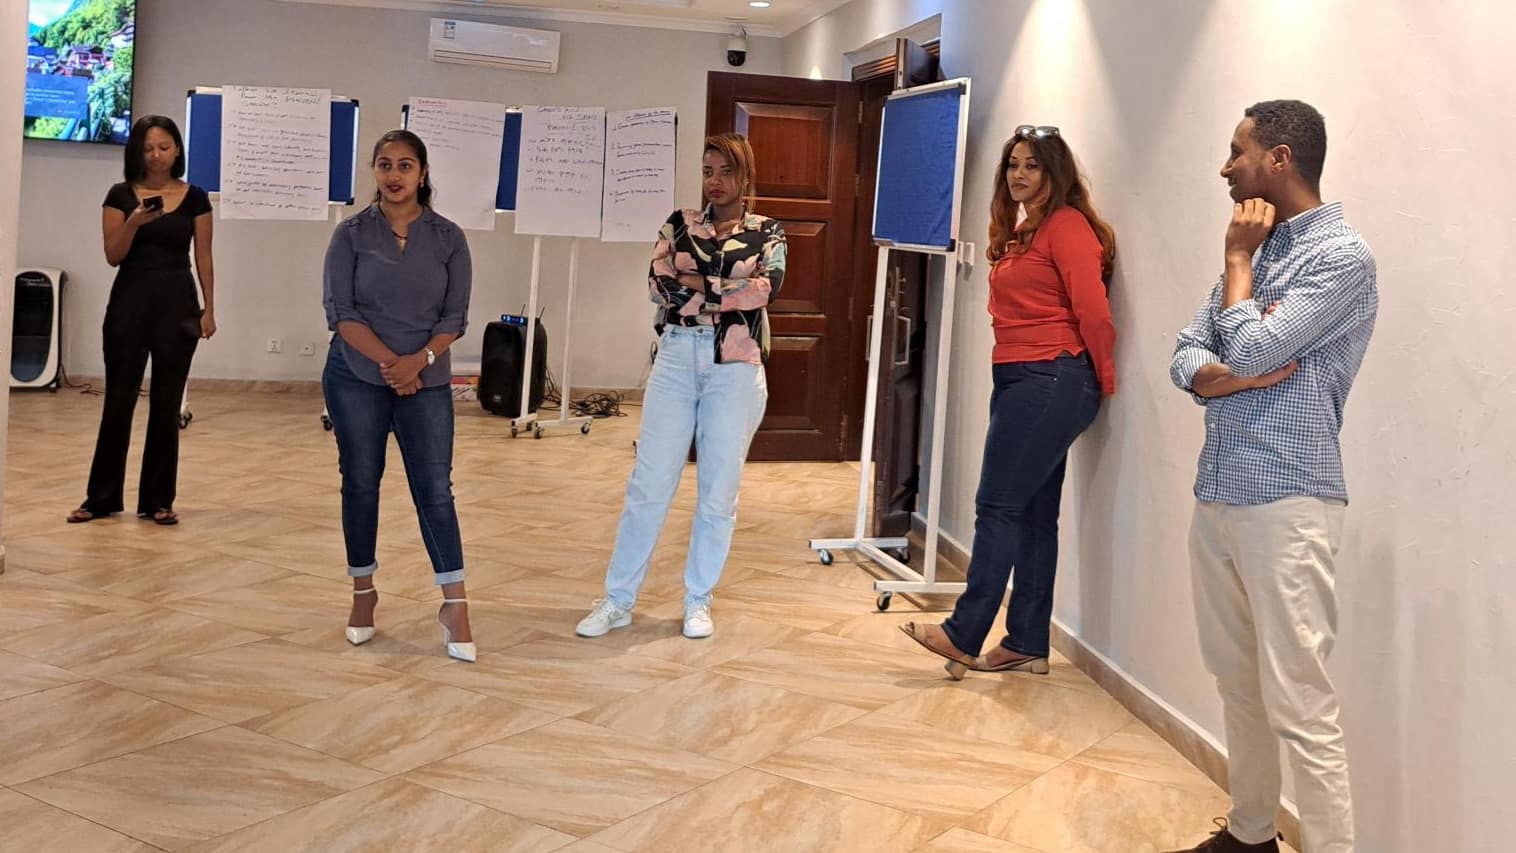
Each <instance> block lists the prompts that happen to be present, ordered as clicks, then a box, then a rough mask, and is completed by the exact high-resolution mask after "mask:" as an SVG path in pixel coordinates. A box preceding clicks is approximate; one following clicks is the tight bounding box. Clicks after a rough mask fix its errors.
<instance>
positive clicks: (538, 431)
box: [532, 426, 542, 438]
mask: <svg viewBox="0 0 1516 853" xmlns="http://www.w3.org/2000/svg"><path fill="white" fill-rule="evenodd" d="M532 438H542V427H540V426H538V427H534V428H533V429H532Z"/></svg>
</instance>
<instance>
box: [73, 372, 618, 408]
mask: <svg viewBox="0 0 1516 853" xmlns="http://www.w3.org/2000/svg"><path fill="white" fill-rule="evenodd" d="M68 379H69V382H71V383H74V384H77V385H86V384H88V385H93V386H95V387H96V388H104V387H105V379H104V377H100V376H69V378H68ZM644 390H645V389H643V388H574V389H573V395H574V399H576V400H577V399H581V398H583V397H588V396H589V395H591V394H620V395H621V399H622V402H625V403H632V404H641V403H642V397H643V392H644ZM189 391H190V396H191V397H193V396H194V393H195V392H196V391H225V392H228V393H233V394H314V395H319V394H320V393H321V382H320V380H315V379H202V378H200V377H191V378H190V381H189Z"/></svg>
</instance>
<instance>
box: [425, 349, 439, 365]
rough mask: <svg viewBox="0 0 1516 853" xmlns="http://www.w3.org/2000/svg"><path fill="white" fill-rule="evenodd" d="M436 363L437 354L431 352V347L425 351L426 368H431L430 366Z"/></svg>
mask: <svg viewBox="0 0 1516 853" xmlns="http://www.w3.org/2000/svg"><path fill="white" fill-rule="evenodd" d="M436 363H437V354H436V353H434V352H432V349H431V347H427V349H426V366H427V367H431V366H432V365H434V364H436Z"/></svg>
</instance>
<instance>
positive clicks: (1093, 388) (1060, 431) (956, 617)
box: [942, 355, 1100, 657]
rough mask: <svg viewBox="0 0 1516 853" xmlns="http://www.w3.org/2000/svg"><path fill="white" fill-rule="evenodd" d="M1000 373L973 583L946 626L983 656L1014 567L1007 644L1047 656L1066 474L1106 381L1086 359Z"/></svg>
mask: <svg viewBox="0 0 1516 853" xmlns="http://www.w3.org/2000/svg"><path fill="white" fill-rule="evenodd" d="M994 378H995V390H994V391H993V392H991V395H990V428H989V434H988V435H987V436H986V437H985V442H984V461H983V462H982V463H981V467H980V474H979V493H978V495H977V496H976V497H975V504H974V507H975V518H974V549H973V554H972V556H971V557H970V559H969V571H968V588H967V589H966V590H964V593H963V595H961V596H959V598H958V603H957V604H956V605H955V606H954V608H953V615H952V616H951V617H949V618H948V620H947V621H946V622H944V623H943V625H942V628H943V630H944V631H945V632H946V633H947V636H948V639H950V640H952V641H953V645H955V646H957V647H958V648H959V649H960V650H962V651H964V652H967V653H969V654H974V655H977V654H979V651H980V648H981V647H982V646H983V645H984V639H985V637H986V636H987V635H988V634H989V632H990V626H991V625H992V624H993V623H994V621H995V613H996V612H997V611H999V609H1000V602H1001V600H1002V599H1003V598H1004V597H1005V588H1006V584H1007V583H1008V582H1009V581H1010V579H1011V572H1012V570H1013V569H1014V571H1015V578H1016V582H1015V584H1014V585H1013V586H1012V588H1011V603H1010V606H1009V607H1008V608H1007V609H1006V615H1005V630H1006V636H1005V639H1003V640H1001V643H1000V645H1001V646H1003V647H1005V648H1006V649H1009V650H1010V651H1013V652H1016V653H1017V654H1023V655H1033V656H1035V657H1046V656H1047V654H1048V634H1049V630H1050V627H1051V623H1052V619H1053V581H1054V578H1055V577H1056V576H1057V571H1058V511H1059V504H1060V502H1061V500H1062V498H1063V473H1064V468H1065V465H1066V463H1067V461H1068V454H1069V446H1070V445H1072V444H1073V443H1074V439H1076V438H1078V437H1079V434H1080V433H1082V432H1084V431H1085V429H1086V428H1087V427H1089V425H1090V423H1091V422H1092V421H1093V420H1095V414H1096V412H1098V411H1099V408H1100V383H1099V381H1098V380H1097V379H1096V378H1095V371H1094V368H1092V367H1091V366H1090V363H1089V360H1088V359H1087V358H1085V357H1084V356H1078V357H1075V356H1071V355H1061V356H1059V357H1058V358H1056V359H1053V360H1052V361H1027V362H1012V363H1006V364H997V365H995V367H994Z"/></svg>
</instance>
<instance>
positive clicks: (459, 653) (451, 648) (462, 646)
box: [437, 598, 479, 663]
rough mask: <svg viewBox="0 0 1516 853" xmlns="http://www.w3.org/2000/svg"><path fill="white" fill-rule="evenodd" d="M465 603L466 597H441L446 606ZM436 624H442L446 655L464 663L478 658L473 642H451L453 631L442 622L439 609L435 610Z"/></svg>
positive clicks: (466, 601)
mask: <svg viewBox="0 0 1516 853" xmlns="http://www.w3.org/2000/svg"><path fill="white" fill-rule="evenodd" d="M467 603H468V599H467V598H444V599H442V605H443V606H444V607H446V606H447V605H449V604H467ZM437 624H438V625H442V645H443V646H444V647H445V648H446V649H447V656H448V657H450V658H453V659H455V660H461V661H464V662H465V663H473V662H474V661H475V660H476V659H478V657H479V651H478V649H477V648H475V646H474V644H473V643H455V642H453V632H452V631H449V630H448V627H447V625H445V624H443V622H442V611H441V610H438V611H437Z"/></svg>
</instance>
